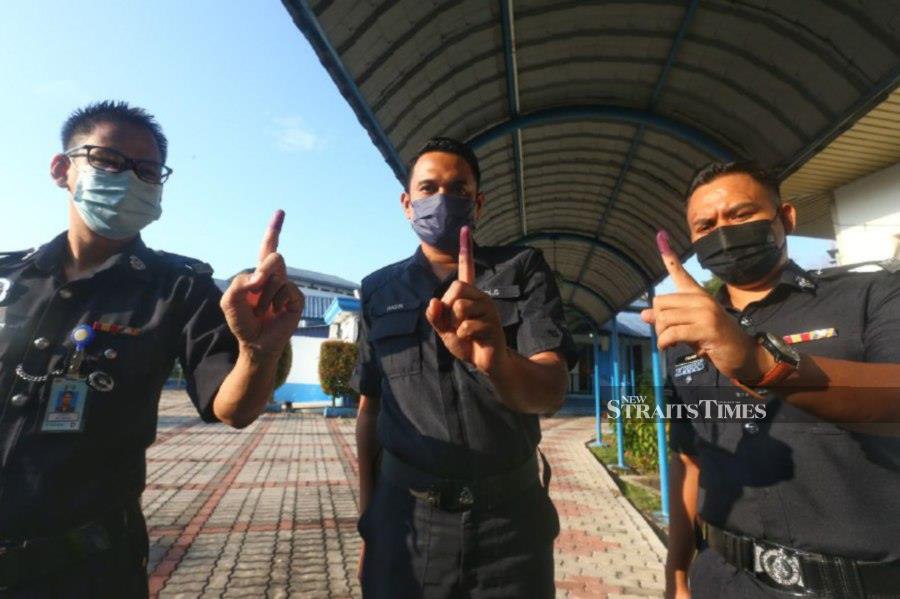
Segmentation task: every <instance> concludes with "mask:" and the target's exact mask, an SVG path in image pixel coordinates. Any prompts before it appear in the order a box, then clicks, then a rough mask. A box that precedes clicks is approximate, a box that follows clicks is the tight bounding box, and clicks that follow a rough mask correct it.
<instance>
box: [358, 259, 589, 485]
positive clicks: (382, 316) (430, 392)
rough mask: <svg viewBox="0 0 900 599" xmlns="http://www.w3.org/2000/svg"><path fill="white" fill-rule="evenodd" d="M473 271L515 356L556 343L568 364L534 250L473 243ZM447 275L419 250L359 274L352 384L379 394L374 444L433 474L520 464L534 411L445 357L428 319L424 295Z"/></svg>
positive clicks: (549, 279) (554, 298)
mask: <svg viewBox="0 0 900 599" xmlns="http://www.w3.org/2000/svg"><path fill="white" fill-rule="evenodd" d="M475 272H476V281H475V284H476V286H477V287H479V288H480V289H481V290H483V291H484V292H485V293H487V294H488V295H490V296H491V297H492V298H493V300H494V305H495V306H496V307H497V311H498V312H499V314H500V321H501V323H502V325H503V330H504V332H505V334H506V342H507V344H508V345H509V346H510V347H511V348H513V349H514V350H516V351H517V352H518V353H519V354H521V355H523V356H531V355H534V354H536V353H539V352H544V351H558V352H560V353H561V354H562V355H563V356H564V358H565V359H566V360H567V362H568V364H569V366H570V367H571V366H572V365H573V364H574V362H575V352H574V344H573V342H572V339H571V337H570V335H569V333H568V331H567V329H566V326H565V321H564V317H563V307H562V300H561V299H560V296H559V291H558V289H557V287H556V284H555V282H554V279H553V274H552V272H551V270H550V268H549V266H548V265H547V263H546V262H545V261H544V258H543V255H542V254H541V253H540V252H539V251H538V250H535V249H532V248H523V247H481V246H478V247H476V249H475ZM455 279H456V275H455V274H453V275H451V276H450V277H448V279H447V280H445V281H443V282H442V281H439V280H438V278H437V277H436V276H435V275H434V273H433V272H432V270H431V266H430V265H429V263H428V260H427V259H426V258H425V256H424V254H423V253H422V251H421V248H420V249H419V250H418V251H417V252H416V253H415V255H413V256H412V257H411V258H409V259H407V260H404V261H402V262H398V263H396V264H392V265H390V266H387V267H385V268H382V269H381V270H379V271H376V272H375V273H373V274H371V275H369V276H368V277H366V278H365V279H364V280H363V283H362V323H361V327H360V337H359V363H358V365H357V368H356V372H355V374H354V377H353V385H354V387H355V388H356V389H357V390H358V391H359V392H360V393H362V394H364V395H368V396H372V397H380V398H381V411H380V413H379V416H378V439H379V441H380V443H381V445H382V447H384V448H385V449H386V450H388V451H390V452H391V453H393V454H394V455H396V456H397V457H399V458H400V459H401V460H403V461H405V462H407V463H409V464H412V465H414V466H416V467H418V468H420V469H422V470H425V471H427V472H431V473H433V474H435V475H438V476H444V477H450V478H459V479H471V478H476V477H481V476H487V475H491V474H496V473H498V472H502V471H505V470H509V469H511V468H514V467H516V466H519V465H521V464H522V463H523V462H525V461H526V460H527V459H529V458H530V457H531V456H533V455H534V451H535V448H536V447H537V444H538V442H539V441H540V436H541V431H540V423H539V421H538V417H537V416H536V415H529V414H522V413H519V412H514V411H513V410H511V409H509V408H507V407H506V406H505V405H503V404H502V403H501V402H500V400H499V399H498V397H497V396H496V393H495V391H494V390H493V386H492V384H491V383H490V381H489V379H488V378H487V376H486V375H484V374H483V373H481V372H479V371H478V370H477V369H476V368H475V367H474V366H472V365H471V364H468V363H465V362H462V361H460V360H457V359H455V358H453V357H452V355H451V354H450V353H449V352H448V351H447V349H446V348H445V347H444V345H443V343H442V342H441V340H440V338H439V337H438V336H437V334H436V333H435V332H434V329H433V328H432V327H431V325H430V324H429V323H428V321H427V320H426V318H425V308H426V307H427V306H428V302H429V301H430V300H431V299H432V298H435V297H437V298H440V297H441V296H442V295H443V294H444V292H445V291H446V290H447V288H448V287H449V286H450V284H451V283H452V282H453V281H454V280H455Z"/></svg>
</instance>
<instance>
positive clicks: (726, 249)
mask: <svg viewBox="0 0 900 599" xmlns="http://www.w3.org/2000/svg"><path fill="white" fill-rule="evenodd" d="M777 218H778V217H777V216H776V217H775V219H777ZM775 219H773V220H755V221H752V222H749V223H742V224H740V225H731V226H728V227H719V228H717V229H714V230H713V231H712V232H710V233H709V234H707V235H705V236H703V237H701V238H700V239H698V240H697V241H695V242H694V250H696V252H697V259H698V260H699V261H700V266H702V267H703V268H705V269H707V270H710V271H712V273H713V274H714V275H716V276H717V277H719V278H720V279H722V280H723V281H725V282H726V283H731V284H732V285H746V284H748V283H753V282H754V281H759V280H761V279H763V278H765V276H766V275H767V274H769V273H770V272H772V269H774V268H775V267H776V266H777V265H778V262H779V261H780V260H781V255H782V253H783V251H784V244H782V245H781V246H778V245H775V231H774V230H773V229H772V225H773V223H774V222H775Z"/></svg>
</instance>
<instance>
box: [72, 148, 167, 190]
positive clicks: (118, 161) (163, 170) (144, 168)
mask: <svg viewBox="0 0 900 599" xmlns="http://www.w3.org/2000/svg"><path fill="white" fill-rule="evenodd" d="M82 150H83V152H82ZM76 152H82V153H80V154H77V153H76ZM66 156H69V157H70V158H79V157H82V156H83V157H85V158H87V162H88V164H89V165H91V166H92V167H94V168H95V169H97V170H101V171H106V172H108V173H122V172H125V171H127V170H128V169H131V170H133V171H134V174H135V175H137V176H138V179H140V180H141V181H146V182H147V183H153V184H155V185H162V184H163V183H165V182H166V179H168V178H169V175H171V174H172V169H170V168H169V167H167V166H166V165H165V164H160V163H159V162H154V161H153V160H133V159H131V158H129V157H128V156H126V155H125V154H123V153H122V152H119V151H118V150H113V149H112V148H104V147H103V146H90V145H84V146H78V147H76V148H72V149H71V150H69V151H67V152H66Z"/></svg>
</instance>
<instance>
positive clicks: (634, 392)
mask: <svg viewBox="0 0 900 599" xmlns="http://www.w3.org/2000/svg"><path fill="white" fill-rule="evenodd" d="M628 363H629V364H631V368H630V371H629V373H628V374H629V376H630V377H631V394H632V395H637V392H638V390H637V386H636V385H635V384H634V349H633V348H632V347H629V348H628Z"/></svg>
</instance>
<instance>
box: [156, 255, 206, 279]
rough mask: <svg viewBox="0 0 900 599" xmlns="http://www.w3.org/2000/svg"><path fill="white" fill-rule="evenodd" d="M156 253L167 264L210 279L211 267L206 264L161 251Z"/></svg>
mask: <svg viewBox="0 0 900 599" xmlns="http://www.w3.org/2000/svg"><path fill="white" fill-rule="evenodd" d="M156 253H157V254H158V255H159V256H160V257H161V258H163V259H164V260H166V261H168V262H169V263H171V264H174V265H176V266H178V267H181V268H186V269H188V270H190V271H191V272H193V273H194V274H197V275H201V276H210V277H211V276H212V274H213V267H212V266H211V265H210V264H209V263H208V262H204V261H202V260H197V259H196V258H191V257H189V256H180V255H178V254H172V253H170V252H164V251H162V250H156Z"/></svg>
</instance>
